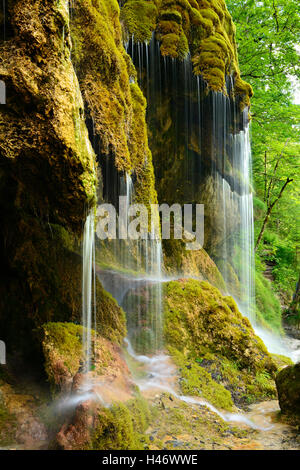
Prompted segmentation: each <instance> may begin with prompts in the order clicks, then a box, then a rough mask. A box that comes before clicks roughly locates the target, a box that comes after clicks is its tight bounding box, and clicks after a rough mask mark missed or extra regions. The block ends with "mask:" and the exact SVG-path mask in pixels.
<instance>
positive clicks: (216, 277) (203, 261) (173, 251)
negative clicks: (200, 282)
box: [163, 238, 226, 292]
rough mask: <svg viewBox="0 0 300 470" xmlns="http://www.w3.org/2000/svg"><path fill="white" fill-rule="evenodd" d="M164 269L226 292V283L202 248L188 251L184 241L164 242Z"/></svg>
mask: <svg viewBox="0 0 300 470" xmlns="http://www.w3.org/2000/svg"><path fill="white" fill-rule="evenodd" d="M163 252H164V267H165V269H166V271H167V272H169V273H170V274H176V275H177V274H178V273H179V275H180V276H193V277H197V278H200V279H205V280H207V281H208V282H210V283H211V284H212V285H213V286H215V287H218V289H220V290H221V291H224V292H225V291H226V286H225V281H224V279H223V277H222V274H221V273H220V271H219V269H218V268H217V266H216V264H215V263H214V261H213V260H212V259H211V258H210V256H209V255H208V254H207V253H206V251H205V250H204V249H203V248H202V249H201V250H188V251H187V250H186V248H185V243H184V242H183V241H182V240H176V239H174V238H170V239H169V240H163Z"/></svg>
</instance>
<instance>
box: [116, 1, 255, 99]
mask: <svg viewBox="0 0 300 470" xmlns="http://www.w3.org/2000/svg"><path fill="white" fill-rule="evenodd" d="M121 17H122V19H123V21H124V24H125V30H126V31H127V33H129V35H131V36H132V35H133V37H134V40H135V41H136V42H143V41H149V40H150V39H151V36H152V33H153V32H154V31H155V33H156V37H157V39H158V40H159V41H160V42H161V46H160V48H161V53H162V55H164V56H170V57H173V58H178V59H181V60H182V59H184V58H185V57H186V56H187V54H188V52H190V53H191V57H192V61H193V64H194V72H195V74H197V75H202V76H203V78H204V79H205V80H206V81H207V83H208V86H209V87H210V88H211V89H213V90H216V91H223V92H224V93H226V91H225V75H234V76H235V78H236V80H235V94H236V96H238V99H239V102H240V107H241V108H243V107H245V106H249V104H250V97H251V96H252V94H253V91H252V89H251V87H250V85H248V84H247V83H245V82H243V81H242V80H241V78H240V73H239V66H238V61H237V51H236V43H235V28H234V24H233V22H232V18H231V16H230V14H229V12H228V10H227V8H226V4H225V2H224V1H222V0H214V1H207V0H201V1H197V2H196V1H194V0H190V1H188V0H162V1H161V2H156V1H154V0H153V1H151V0H149V1H145V0H143V1H137V0H127V1H125V3H124V6H123V7H122V9H121Z"/></svg>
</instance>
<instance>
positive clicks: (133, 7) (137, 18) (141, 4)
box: [121, 0, 158, 42]
mask: <svg viewBox="0 0 300 470" xmlns="http://www.w3.org/2000/svg"><path fill="white" fill-rule="evenodd" d="M157 14H158V10H157V6H156V5H155V2H151V1H147V0H130V1H127V2H126V3H125V4H124V7H123V8H122V10H121V21H124V24H125V27H126V33H127V35H129V36H134V40H135V41H137V42H147V41H148V42H149V41H150V40H151V37H152V32H153V30H154V29H155V26H156V19H157Z"/></svg>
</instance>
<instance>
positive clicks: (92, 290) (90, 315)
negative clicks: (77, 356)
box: [82, 209, 96, 372]
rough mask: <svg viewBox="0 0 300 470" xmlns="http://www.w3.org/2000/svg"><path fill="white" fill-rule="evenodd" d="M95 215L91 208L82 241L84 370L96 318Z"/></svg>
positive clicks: (86, 364) (90, 351)
mask: <svg viewBox="0 0 300 470" xmlns="http://www.w3.org/2000/svg"><path fill="white" fill-rule="evenodd" d="M95 272H96V270H95V217H94V210H93V209H92V210H91V211H90V212H89V214H88V216H87V218H86V221H85V225H84V232H83V243H82V325H83V327H84V328H83V338H82V342H83V353H84V358H85V370H86V372H88V371H89V370H90V369H91V357H92V328H94V321H95V318H96V279H95Z"/></svg>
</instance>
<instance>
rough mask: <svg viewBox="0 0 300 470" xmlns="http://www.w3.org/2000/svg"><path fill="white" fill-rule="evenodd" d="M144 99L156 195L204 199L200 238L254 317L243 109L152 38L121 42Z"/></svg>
mask: <svg viewBox="0 0 300 470" xmlns="http://www.w3.org/2000/svg"><path fill="white" fill-rule="evenodd" d="M127 52H128V53H129V54H130V55H131V57H132V59H133V62H134V64H135V66H136V69H137V72H138V73H137V76H138V79H139V85H140V86H141V88H142V90H143V92H144V94H145V96H146V98H147V103H148V107H147V122H148V127H149V129H150V134H149V144H150V148H151V151H152V155H153V161H154V168H155V174H156V181H157V190H158V199H159V201H160V203H163V202H166V203H168V204H169V205H172V204H173V203H180V204H181V205H183V204H187V203H190V204H197V203H202V204H204V207H205V208H204V210H205V227H204V228H205V244H204V248H205V250H206V251H207V252H208V253H209V255H210V256H211V258H212V259H213V260H214V261H215V263H216V264H217V266H218V268H219V269H220V271H221V273H222V274H223V277H224V279H225V282H226V285H227V291H228V293H229V294H230V295H232V296H233V297H234V298H235V299H236V301H237V302H238V305H239V307H240V309H241V311H242V313H243V314H244V315H246V316H248V318H249V319H250V320H251V321H252V322H255V314H254V312H255V308H254V280H253V278H254V255H253V253H254V249H253V248H254V247H253V203H252V188H251V180H250V175H251V151H250V139H249V123H248V109H245V110H244V111H241V110H240V103H239V99H238V98H235V99H234V98H233V88H234V80H233V78H232V77H226V88H227V94H224V93H221V92H214V91H209V90H208V89H207V87H206V83H205V82H204V81H203V79H202V78H201V77H199V76H195V75H194V73H193V66H192V62H191V59H190V56H187V58H186V59H185V60H183V61H179V60H175V59H172V58H170V57H162V56H161V54H160V44H159V42H158V41H156V40H155V38H154V37H153V38H152V40H151V42H150V44H142V43H134V42H133V40H132V39H131V40H130V41H129V43H128V44H127Z"/></svg>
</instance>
